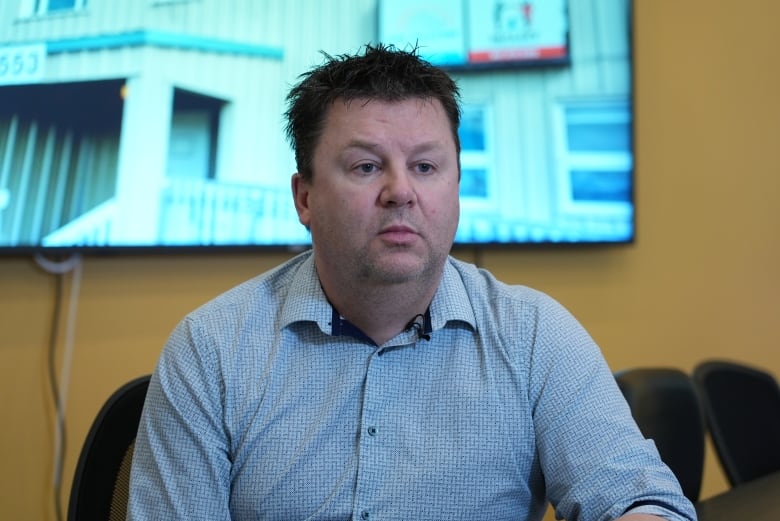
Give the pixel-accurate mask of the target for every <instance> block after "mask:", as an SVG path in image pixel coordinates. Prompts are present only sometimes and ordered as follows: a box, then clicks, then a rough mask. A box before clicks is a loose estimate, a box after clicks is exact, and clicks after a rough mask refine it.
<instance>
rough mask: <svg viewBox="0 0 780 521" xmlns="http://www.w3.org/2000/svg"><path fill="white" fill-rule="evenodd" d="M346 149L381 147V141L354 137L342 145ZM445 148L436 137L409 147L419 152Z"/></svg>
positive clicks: (375, 148) (414, 151) (373, 148)
mask: <svg viewBox="0 0 780 521" xmlns="http://www.w3.org/2000/svg"><path fill="white" fill-rule="evenodd" d="M344 148H345V149H346V150H348V149H351V148H357V149H363V150H377V149H382V148H383V147H382V144H381V143H374V142H372V141H363V140H360V139H354V140H352V141H350V142H349V143H347V145H346V146H345V147H344ZM442 148H445V144H444V143H443V142H442V141H440V140H438V139H436V140H431V141H423V142H422V143H417V144H416V145H414V146H413V147H412V149H411V151H412V152H413V153H420V152H427V151H429V150H439V149H442Z"/></svg>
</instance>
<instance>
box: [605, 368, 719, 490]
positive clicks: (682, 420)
mask: <svg viewBox="0 0 780 521" xmlns="http://www.w3.org/2000/svg"><path fill="white" fill-rule="evenodd" d="M615 379H616V380H617V384H618V387H620V390H621V391H622V393H623V396H625V398H626V401H627V402H628V405H629V407H630V408H631V414H632V415H633V417H634V420H635V421H636V423H637V425H638V426H639V430H640V431H642V434H644V436H645V437H646V438H649V439H652V440H653V441H654V442H655V445H656V447H657V448H658V453H659V454H660V455H661V459H662V460H663V462H664V463H666V464H667V465H668V466H669V468H670V469H671V470H672V472H673V473H674V475H675V476H676V477H677V480H678V481H679V482H680V486H681V487H682V490H683V493H684V494H685V496H686V497H687V498H688V499H690V500H691V501H692V502H694V503H695V502H696V501H698V500H699V493H700V492H701V484H702V475H703V472H704V421H703V419H702V412H701V408H700V405H699V401H698V399H697V396H696V390H695V387H694V385H693V382H692V380H691V377H690V376H689V375H688V374H686V373H684V372H682V371H680V370H677V369H671V368H636V369H626V370H623V371H618V372H616V373H615Z"/></svg>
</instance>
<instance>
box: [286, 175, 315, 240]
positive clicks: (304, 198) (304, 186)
mask: <svg viewBox="0 0 780 521" xmlns="http://www.w3.org/2000/svg"><path fill="white" fill-rule="evenodd" d="M291 183H292V193H293V201H295V211H296V212H298V220H299V221H300V222H301V224H302V225H304V226H306V227H307V228H308V227H309V224H310V222H311V214H310V212H309V183H307V182H306V181H305V180H304V179H303V176H301V174H300V173H298V172H296V173H294V174H293V176H292V180H291Z"/></svg>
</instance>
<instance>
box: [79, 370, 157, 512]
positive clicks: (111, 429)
mask: <svg viewBox="0 0 780 521" xmlns="http://www.w3.org/2000/svg"><path fill="white" fill-rule="evenodd" d="M149 378H150V375H146V376H141V377H139V378H136V379H134V380H132V381H130V382H128V383H126V384H125V385H123V386H122V387H120V388H119V389H117V390H116V391H115V392H114V393H113V394H112V395H111V396H110V397H109V398H108V400H107V401H106V403H105V404H104V405H103V407H102V408H101V409H100V412H99V413H98V415H97V417H96V418H95V421H94V422H93V423H92V427H91V428H90V430H89V433H88V434H87V438H86V440H85V441H84V446H83V448H82V449H81V454H80V456H79V461H78V463H77V465H76V472H75V474H74V477H73V486H72V488H71V491H70V503H69V504H68V521H84V520H90V521H102V520H110V521H115V520H124V519H125V517H126V512H127V499H128V490H129V486H130V464H131V462H132V456H133V447H134V445H135V435H136V432H137V431H138V423H139V421H140V419H141V411H142V409H143V404H144V399H145V398H146V389H147V388H148V386H149Z"/></svg>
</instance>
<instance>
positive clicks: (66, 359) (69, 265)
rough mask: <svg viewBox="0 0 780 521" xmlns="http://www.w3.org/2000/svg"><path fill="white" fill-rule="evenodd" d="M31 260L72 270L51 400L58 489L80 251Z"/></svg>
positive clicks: (57, 272)
mask: <svg viewBox="0 0 780 521" xmlns="http://www.w3.org/2000/svg"><path fill="white" fill-rule="evenodd" d="M35 262H36V263H37V264H38V266H40V267H41V268H42V269H43V270H44V271H46V272H48V273H51V274H54V275H63V274H65V273H68V272H72V275H71V284H70V301H69V304H68V317H67V321H66V326H65V343H64V346H63V354H62V363H61V366H60V377H59V379H58V380H59V386H58V391H57V397H58V402H57V403H56V404H55V411H56V423H55V429H54V465H53V469H52V483H53V486H54V490H55V491H59V490H60V487H61V484H62V471H63V469H62V461H63V458H62V452H63V450H65V447H64V434H65V433H64V432H62V430H61V428H60V426H63V425H64V424H65V410H66V407H67V394H68V389H69V387H70V372H71V365H72V361H73V351H74V345H75V342H74V337H75V332H76V317H77V316H78V301H79V292H80V289H81V275H82V271H83V263H82V258H81V255H79V254H73V255H71V256H70V257H69V258H68V259H66V260H64V261H52V260H50V259H47V258H46V257H44V256H43V255H41V254H36V255H35Z"/></svg>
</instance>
